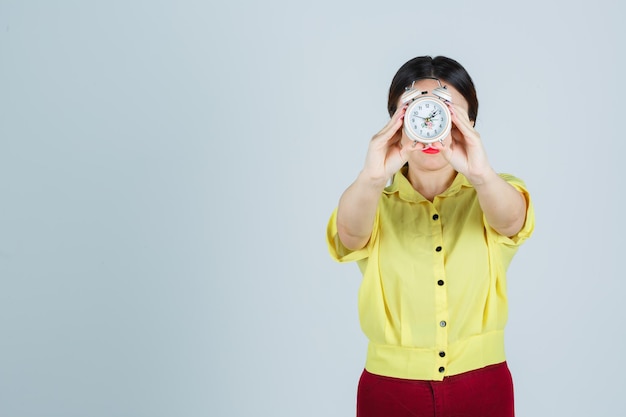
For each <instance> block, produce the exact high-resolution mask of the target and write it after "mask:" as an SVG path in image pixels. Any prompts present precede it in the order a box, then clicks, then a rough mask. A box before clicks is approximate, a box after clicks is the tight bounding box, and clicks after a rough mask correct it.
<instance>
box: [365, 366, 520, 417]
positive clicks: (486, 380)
mask: <svg viewBox="0 0 626 417" xmlns="http://www.w3.org/2000/svg"><path fill="white" fill-rule="evenodd" d="M514 415H515V412H514V407H513V380H512V379H511V372H510V371H509V368H508V366H507V364H506V362H502V363H500V364H497V365H490V366H487V367H485V368H481V369H476V370H474V371H470V372H466V373H463V374H459V375H453V376H449V377H445V378H444V380H443V381H417V380H410V379H400V378H392V377H387V376H380V375H374V374H371V373H369V372H368V371H367V370H364V371H363V374H362V375H361V379H360V381H359V388H358V392H357V417H383V416H384V417H514Z"/></svg>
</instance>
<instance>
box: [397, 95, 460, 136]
mask: <svg viewBox="0 0 626 417" xmlns="http://www.w3.org/2000/svg"><path fill="white" fill-rule="evenodd" d="M404 130H405V132H406V134H407V136H408V137H409V138H411V139H412V140H415V141H418V142H422V143H432V142H435V141H438V140H441V139H443V138H445V137H446V136H447V135H448V133H449V132H450V111H449V110H448V108H447V107H446V105H445V104H444V103H443V102H442V101H441V100H439V99H436V98H432V97H422V98H418V99H417V100H415V101H413V102H412V103H411V104H410V105H409V107H408V108H407V110H406V114H405V116H404Z"/></svg>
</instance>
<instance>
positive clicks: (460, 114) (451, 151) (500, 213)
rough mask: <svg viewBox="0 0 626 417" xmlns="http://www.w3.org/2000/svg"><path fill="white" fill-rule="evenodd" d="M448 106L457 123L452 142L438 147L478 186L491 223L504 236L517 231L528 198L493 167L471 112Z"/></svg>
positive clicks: (452, 163) (482, 203)
mask: <svg viewBox="0 0 626 417" xmlns="http://www.w3.org/2000/svg"><path fill="white" fill-rule="evenodd" d="M448 107H449V108H450V112H451V114H452V122H453V123H454V126H453V128H452V134H451V141H450V144H449V145H448V146H442V145H440V144H437V147H438V148H439V149H441V151H442V152H443V154H444V156H445V157H446V159H447V160H448V162H450V164H451V165H452V166H453V167H454V169H456V170H457V171H458V172H460V173H462V174H463V175H465V177H466V178H467V179H468V180H469V182H471V183H472V185H473V186H474V188H475V189H476V192H477V193H478V201H479V203H480V207H481V208H482V210H483V213H485V218H486V219H487V223H489V225H490V226H491V227H493V228H494V229H495V230H496V231H497V232H498V233H500V234H501V235H503V236H509V237H510V236H513V235H515V234H517V233H518V232H519V231H520V230H521V229H522V227H523V226H524V222H525V220H526V209H527V204H528V203H527V201H526V199H525V198H524V196H523V195H522V194H521V193H520V192H519V191H517V190H516V189H515V187H513V186H512V185H510V184H509V183H507V182H506V181H505V180H504V179H502V178H501V177H500V176H499V175H498V174H497V173H496V172H495V171H494V170H493V168H492V167H491V165H490V164H489V161H488V160H487V155H486V153H485V150H484V148H483V145H482V141H481V139H480V135H479V134H478V132H477V131H476V130H475V129H474V126H473V123H472V122H471V121H470V120H469V117H468V115H467V111H466V110H465V109H464V108H462V107H457V106H454V105H452V104H448Z"/></svg>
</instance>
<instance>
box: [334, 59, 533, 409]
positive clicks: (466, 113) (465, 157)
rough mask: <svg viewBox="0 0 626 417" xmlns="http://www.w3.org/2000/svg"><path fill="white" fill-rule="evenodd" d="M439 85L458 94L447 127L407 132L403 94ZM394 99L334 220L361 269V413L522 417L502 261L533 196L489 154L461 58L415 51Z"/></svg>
mask: <svg viewBox="0 0 626 417" xmlns="http://www.w3.org/2000/svg"><path fill="white" fill-rule="evenodd" d="M440 85H443V86H445V87H446V90H447V91H448V92H449V93H450V95H451V100H450V101H446V103H445V105H446V106H447V107H448V109H449V111H450V114H451V121H452V129H451V131H450V133H449V134H448V135H447V137H445V138H442V140H441V141H435V142H432V143H422V142H419V141H415V140H413V139H410V138H409V137H407V134H406V133H405V130H404V129H403V123H404V118H405V115H406V110H407V106H408V105H409V103H403V102H402V100H401V97H402V95H403V93H404V92H405V91H406V90H407V89H411V88H412V89H416V90H417V91H421V92H424V93H425V94H426V95H431V94H432V92H433V90H434V89H435V88H437V87H439V86H440ZM387 107H388V110H389V114H390V116H391V119H390V121H389V123H387V125H386V126H385V127H384V128H383V129H382V130H381V131H380V132H379V133H377V134H376V135H375V136H374V137H373V138H372V140H371V141H370V143H369V148H368V151H367V156H366V159H365V164H364V166H363V169H362V170H361V172H360V173H359V174H358V176H357V178H356V180H355V181H354V182H353V183H352V184H351V185H350V186H349V187H348V188H347V189H346V190H345V192H344V193H343V195H342V196H341V198H340V200H339V205H338V207H337V208H336V209H335V211H334V212H333V214H332V216H331V218H330V221H329V223H328V229H327V242H328V247H329V250H330V253H331V256H332V257H333V258H334V259H336V260H337V261H340V262H347V261H356V262H357V263H358V266H359V268H360V270H361V272H362V273H363V281H362V283H361V288H360V290H359V318H360V322H361V327H362V329H363V331H364V333H365V335H366V336H367V337H368V339H369V346H368V351H367V359H366V363H365V369H364V371H363V374H362V375H361V379H360V381H359V387H358V394H357V416H358V417H378V416H381V417H382V416H385V417H400V416H407V417H408V416H413V417H415V416H464V417H470V416H476V417H489V416H494V417H509V416H513V415H514V408H513V384H512V380H511V374H510V372H509V369H508V367H507V365H506V361H505V360H506V359H505V353H504V327H505V323H506V321H507V297H506V270H507V267H508V265H509V263H510V262H511V259H512V258H513V256H514V254H515V252H516V251H517V249H518V247H519V245H520V244H521V243H522V242H523V241H524V240H526V239H527V238H528V237H530V235H531V234H532V231H533V228H534V214H533V208H532V204H531V200H530V196H529V194H528V192H527V190H526V188H525V185H524V183H523V182H522V181H521V180H519V179H517V178H515V177H514V176H511V175H507V174H497V173H496V172H494V170H493V168H492V167H491V165H490V164H489V160H488V159H487V155H486V153H485V150H484V148H483V144H482V142H481V139H480V135H479V134H478V132H477V131H476V130H475V129H474V125H475V121H476V117H477V112H478V100H477V97H476V90H475V88H474V83H473V81H472V79H471V78H470V76H469V74H468V73H467V72H466V70H465V69H464V68H463V67H462V66H461V65H460V64H459V63H458V62H456V61H455V60H453V59H450V58H446V57H442V56H439V57H435V58H431V57H429V56H422V57H417V58H414V59H412V60H410V61H408V62H407V63H406V64H404V65H403V66H402V67H401V68H400V69H399V70H398V72H397V73H396V75H395V77H394V79H393V81H392V83H391V87H390V90H389V101H388V106H387ZM406 117H409V116H408V115H406ZM390 180H391V183H390Z"/></svg>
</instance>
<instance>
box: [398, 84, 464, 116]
mask: <svg viewBox="0 0 626 417" xmlns="http://www.w3.org/2000/svg"><path fill="white" fill-rule="evenodd" d="M440 81H441V85H442V86H445V87H446V88H447V90H448V91H449V92H450V94H451V95H452V103H454V104H455V105H456V106H459V107H462V108H464V109H465V111H468V110H469V105H468V104H467V100H465V97H463V96H462V95H461V93H459V92H458V91H457V89H456V88H454V87H453V86H451V85H450V84H448V83H447V82H446V81H445V80H440ZM407 87H411V85H408V86H407ZM437 87H439V82H437V80H435V79H432V78H422V79H419V80H416V81H415V84H414V85H413V88H415V89H417V90H422V91H428V93H429V94H430V93H432V91H433V90H434V89H435V88H437Z"/></svg>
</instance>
